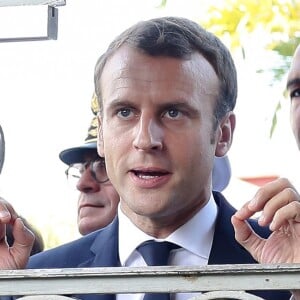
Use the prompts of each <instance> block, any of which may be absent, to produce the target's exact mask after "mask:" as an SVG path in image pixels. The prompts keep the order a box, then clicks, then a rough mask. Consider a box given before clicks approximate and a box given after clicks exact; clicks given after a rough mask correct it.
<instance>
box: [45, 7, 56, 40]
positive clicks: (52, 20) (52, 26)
mask: <svg viewBox="0 0 300 300" xmlns="http://www.w3.org/2000/svg"><path fill="white" fill-rule="evenodd" d="M57 28H58V9H57V8H55V7H53V6H48V23H47V36H48V39H49V40H57Z"/></svg>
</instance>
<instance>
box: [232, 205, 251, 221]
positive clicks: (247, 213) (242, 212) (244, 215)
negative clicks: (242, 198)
mask: <svg viewBox="0 0 300 300" xmlns="http://www.w3.org/2000/svg"><path fill="white" fill-rule="evenodd" d="M249 203H250V201H247V202H246V203H245V204H244V205H243V206H242V207H241V208H240V209H239V210H237V211H236V213H235V216H236V217H237V218H238V219H240V220H246V219H249V218H250V217H252V216H253V214H254V213H255V211H253V209H251V207H249Z"/></svg>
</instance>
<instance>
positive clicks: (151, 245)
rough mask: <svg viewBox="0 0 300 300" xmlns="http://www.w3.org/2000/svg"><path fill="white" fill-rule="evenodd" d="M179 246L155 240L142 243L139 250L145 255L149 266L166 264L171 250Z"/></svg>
mask: <svg viewBox="0 0 300 300" xmlns="http://www.w3.org/2000/svg"><path fill="white" fill-rule="evenodd" d="M176 248H179V246H178V245H176V244H173V243H171V242H156V241H154V240H151V241H146V242H144V243H142V244H141V245H140V246H139V247H137V250H138V251H139V252H140V253H141V255H142V256H143V258H144V260H145V262H146V263H147V265H148V266H166V265H168V259H169V254H170V251H171V250H173V249H176Z"/></svg>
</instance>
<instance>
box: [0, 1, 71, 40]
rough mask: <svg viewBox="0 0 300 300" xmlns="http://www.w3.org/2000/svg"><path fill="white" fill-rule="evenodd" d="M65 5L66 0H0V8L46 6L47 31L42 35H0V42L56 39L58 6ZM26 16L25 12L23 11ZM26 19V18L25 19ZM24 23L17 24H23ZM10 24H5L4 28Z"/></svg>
mask: <svg viewBox="0 0 300 300" xmlns="http://www.w3.org/2000/svg"><path fill="white" fill-rule="evenodd" d="M64 5H66V0H0V8H2V7H3V8H5V7H14V6H15V7H21V6H22V7H25V6H26V7H33V6H35V7H36V6H46V7H47V32H46V33H45V34H44V35H37V36H15V37H0V43H8V42H29V41H44V40H57V33H58V9H57V7H58V6H64ZM25 17H26V13H25ZM25 20H26V19H25ZM24 23H25V24H19V25H20V26H25V25H26V21H24ZM10 26H11V25H10V24H6V26H3V27H6V28H9V27H10Z"/></svg>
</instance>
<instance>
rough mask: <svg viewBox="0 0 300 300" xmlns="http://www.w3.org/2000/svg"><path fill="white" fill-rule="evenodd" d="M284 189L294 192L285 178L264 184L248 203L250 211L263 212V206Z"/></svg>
mask: <svg viewBox="0 0 300 300" xmlns="http://www.w3.org/2000/svg"><path fill="white" fill-rule="evenodd" d="M285 189H292V190H294V191H296V189H295V188H294V186H293V185H292V184H291V182H290V181H289V180H288V179H286V178H278V179H276V180H274V181H271V182H269V183H267V184H265V185H264V186H263V187H261V188H259V189H258V191H257V192H256V194H255V196H254V197H253V199H252V200H251V201H250V203H249V207H250V209H251V210H253V211H257V212H258V211H261V210H263V208H264V206H265V205H266V203H267V202H268V201H269V200H270V199H272V198H273V197H275V196H276V195H278V194H280V193H281V192H282V191H283V190H285ZM298 196H299V195H298Z"/></svg>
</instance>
